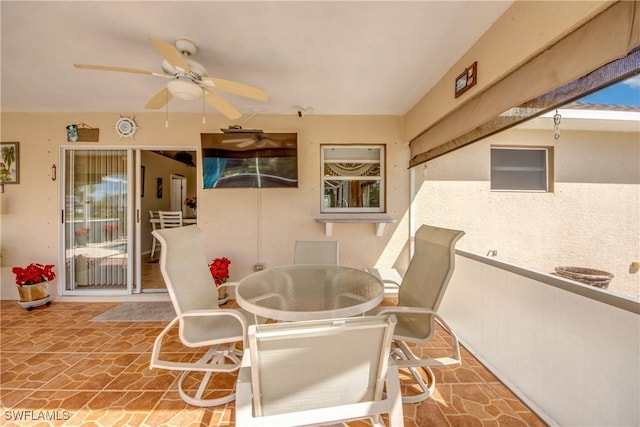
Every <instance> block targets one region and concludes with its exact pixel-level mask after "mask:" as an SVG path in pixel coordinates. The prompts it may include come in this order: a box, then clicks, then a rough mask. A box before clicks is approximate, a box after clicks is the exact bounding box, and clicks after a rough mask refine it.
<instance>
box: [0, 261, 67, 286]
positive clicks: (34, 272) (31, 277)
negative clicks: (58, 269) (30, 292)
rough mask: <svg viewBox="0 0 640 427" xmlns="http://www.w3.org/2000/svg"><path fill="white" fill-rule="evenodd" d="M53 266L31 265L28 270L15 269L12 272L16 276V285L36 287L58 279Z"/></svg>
mask: <svg viewBox="0 0 640 427" xmlns="http://www.w3.org/2000/svg"><path fill="white" fill-rule="evenodd" d="M53 267H54V266H53V265H42V264H36V263H31V264H29V265H28V266H27V267H26V268H22V267H13V269H12V270H11V271H13V273H14V274H15V275H16V285H18V286H22V285H35V284H37V283H42V282H46V281H49V280H53V279H55V278H56V273H54V271H53Z"/></svg>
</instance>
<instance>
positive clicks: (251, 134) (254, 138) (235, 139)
mask: <svg viewBox="0 0 640 427" xmlns="http://www.w3.org/2000/svg"><path fill="white" fill-rule="evenodd" d="M220 130H221V131H222V132H223V133H225V134H227V135H231V137H230V138H229V139H226V138H225V139H223V140H222V141H221V142H222V143H223V144H236V147H238V148H245V147H248V146H250V145H252V146H254V147H265V146H268V145H271V146H274V147H289V146H294V145H295V144H293V143H292V141H291V134H272V135H269V134H267V133H264V132H263V131H262V129H243V128H242V126H240V125H233V126H229V127H228V128H227V129H220Z"/></svg>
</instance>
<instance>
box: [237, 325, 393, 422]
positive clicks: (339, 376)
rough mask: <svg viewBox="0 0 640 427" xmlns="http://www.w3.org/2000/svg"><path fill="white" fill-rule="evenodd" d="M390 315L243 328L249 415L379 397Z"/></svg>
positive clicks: (385, 371)
mask: <svg viewBox="0 0 640 427" xmlns="http://www.w3.org/2000/svg"><path fill="white" fill-rule="evenodd" d="M394 325H395V316H393V315H390V316H368V317H354V318H349V319H328V320H319V321H305V322H290V323H272V324H264V325H252V326H250V327H249V349H250V355H251V387H252V392H253V399H254V401H253V409H254V411H255V416H257V417H260V416H268V415H275V414H283V413H290V412H296V411H304V410H307V409H319V408H330V407H332V406H340V405H348V404H351V403H359V402H367V401H375V400H380V399H381V398H382V392H383V386H384V380H385V377H386V374H387V368H388V363H389V362H388V359H389V351H390V345H391V341H392V334H393V328H394Z"/></svg>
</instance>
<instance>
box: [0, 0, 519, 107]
mask: <svg viewBox="0 0 640 427" xmlns="http://www.w3.org/2000/svg"><path fill="white" fill-rule="evenodd" d="M511 3H512V1H407V2H405V1H353V2H344V1H299V2H294V1H257V2H247V1H228V2H220V1H195V2H186V1H185V2H177V1H161V2H155V1H141V2H130V1H125V2H121V1H106V2H102V1H73V2H71V1H70V2H58V1H52V2H31V1H16V2H13V1H4V0H3V1H1V2H0V7H1V9H0V11H1V27H0V28H1V35H2V40H1V41H2V51H1V55H2V57H1V59H2V63H1V67H2V69H1V71H2V75H1V78H2V80H1V82H2V86H1V91H2V93H1V100H2V105H1V106H2V110H3V111H15V112H83V111H91V112H118V113H123V114H129V113H135V112H140V111H145V110H144V105H145V104H146V102H147V101H148V99H149V98H150V97H151V96H152V95H153V94H155V93H156V92H158V91H159V90H160V89H162V88H163V87H164V85H165V84H166V83H167V80H165V79H163V78H160V77H153V76H148V75H139V74H126V73H118V72H108V71H94V70H80V69H76V68H74V67H73V66H72V64H74V63H85V64H100V65H108V66H118V67H130V68H138V69H143V70H148V71H154V72H161V57H160V56H159V54H158V53H157V52H156V50H155V49H154V48H153V47H152V46H151V45H150V44H149V41H148V38H149V37H154V38H157V39H160V40H164V41H166V42H169V43H172V42H173V40H174V39H175V38H178V37H184V36H186V37H189V38H191V39H192V40H194V41H195V42H196V44H197V45H198V48H199V51H198V52H197V53H196V54H195V55H194V56H193V59H195V60H196V61H198V62H200V63H202V64H203V65H204V66H205V67H206V68H207V69H208V71H209V76H213V77H219V78H224V79H230V80H236V81H240V82H243V83H248V84H251V85H254V86H258V87H261V88H263V89H265V90H266V91H267V92H268V93H269V96H270V98H269V101H267V102H260V101H253V100H248V99H244V98H240V97H237V96H232V95H228V96H227V95H224V94H223V95H224V96H225V97H226V98H227V100H229V101H231V103H232V104H233V105H234V106H236V108H238V109H239V110H240V111H241V112H242V113H243V114H252V113H264V114H295V113H296V111H297V110H298V106H309V107H310V109H312V111H311V110H310V111H309V112H308V113H312V114H322V115H325V114H339V115H352V114H373V115H380V114H391V115H402V114H405V113H406V112H407V111H408V110H409V109H410V108H411V107H412V106H413V105H415V103H416V102H417V101H418V100H420V98H422V96H423V95H424V94H425V93H426V92H427V91H428V90H429V89H430V88H431V87H432V86H433V85H434V84H435V83H436V82H437V81H438V80H439V79H440V78H441V77H442V76H443V75H444V74H445V73H446V72H447V71H448V70H449V69H450V68H451V67H452V65H453V64H454V63H455V62H456V61H457V60H458V59H459V58H460V57H461V56H462V54H463V53H465V52H466V51H467V50H468V49H469V48H470V47H471V46H472V45H473V44H474V42H475V41H477V40H478V38H479V37H480V36H481V35H482V34H483V33H484V32H485V31H486V30H487V29H488V28H489V27H490V26H491V25H492V24H493V22H495V20H496V19H497V18H498V17H499V16H500V15H501V14H502V13H503V12H504V11H505V10H506V9H507V8H508V7H509V6H510V5H511ZM461 71H462V70H461ZM452 85H453V82H452ZM202 108H203V107H202V102H201V100H196V101H191V102H187V101H181V100H176V99H174V100H173V101H171V103H170V104H169V110H170V111H172V112H175V111H180V112H200V111H202ZM206 108H207V111H208V112H212V109H211V107H208V106H207V107H206Z"/></svg>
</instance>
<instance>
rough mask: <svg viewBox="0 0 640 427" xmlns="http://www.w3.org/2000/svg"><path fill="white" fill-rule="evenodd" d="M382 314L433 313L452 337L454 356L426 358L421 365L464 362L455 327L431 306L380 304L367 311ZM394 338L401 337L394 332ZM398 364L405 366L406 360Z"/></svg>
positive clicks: (372, 313)
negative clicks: (452, 327)
mask: <svg viewBox="0 0 640 427" xmlns="http://www.w3.org/2000/svg"><path fill="white" fill-rule="evenodd" d="M382 314H399V315H402V314H430V315H432V316H433V318H434V319H435V321H436V322H438V324H439V325H440V326H442V329H444V330H445V331H446V332H447V333H448V334H449V336H450V337H451V347H452V348H453V353H454V356H453V357H446V358H437V359H429V360H425V361H424V363H421V364H420V365H421V366H437V365H440V366H441V365H453V364H460V363H461V362H462V357H461V355H460V344H459V343H458V337H457V335H456V334H455V332H453V329H451V327H450V326H449V324H448V323H447V322H445V320H444V319H443V318H442V317H441V316H440V315H439V314H438V313H436V312H435V311H433V310H431V309H429V308H423V307H403V306H378V307H376V308H375V309H374V310H372V311H370V312H368V313H367V315H382ZM394 339H399V337H396V335H395V334H394ZM407 363H413V362H407ZM398 366H399V367H404V366H405V362H404V361H398Z"/></svg>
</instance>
